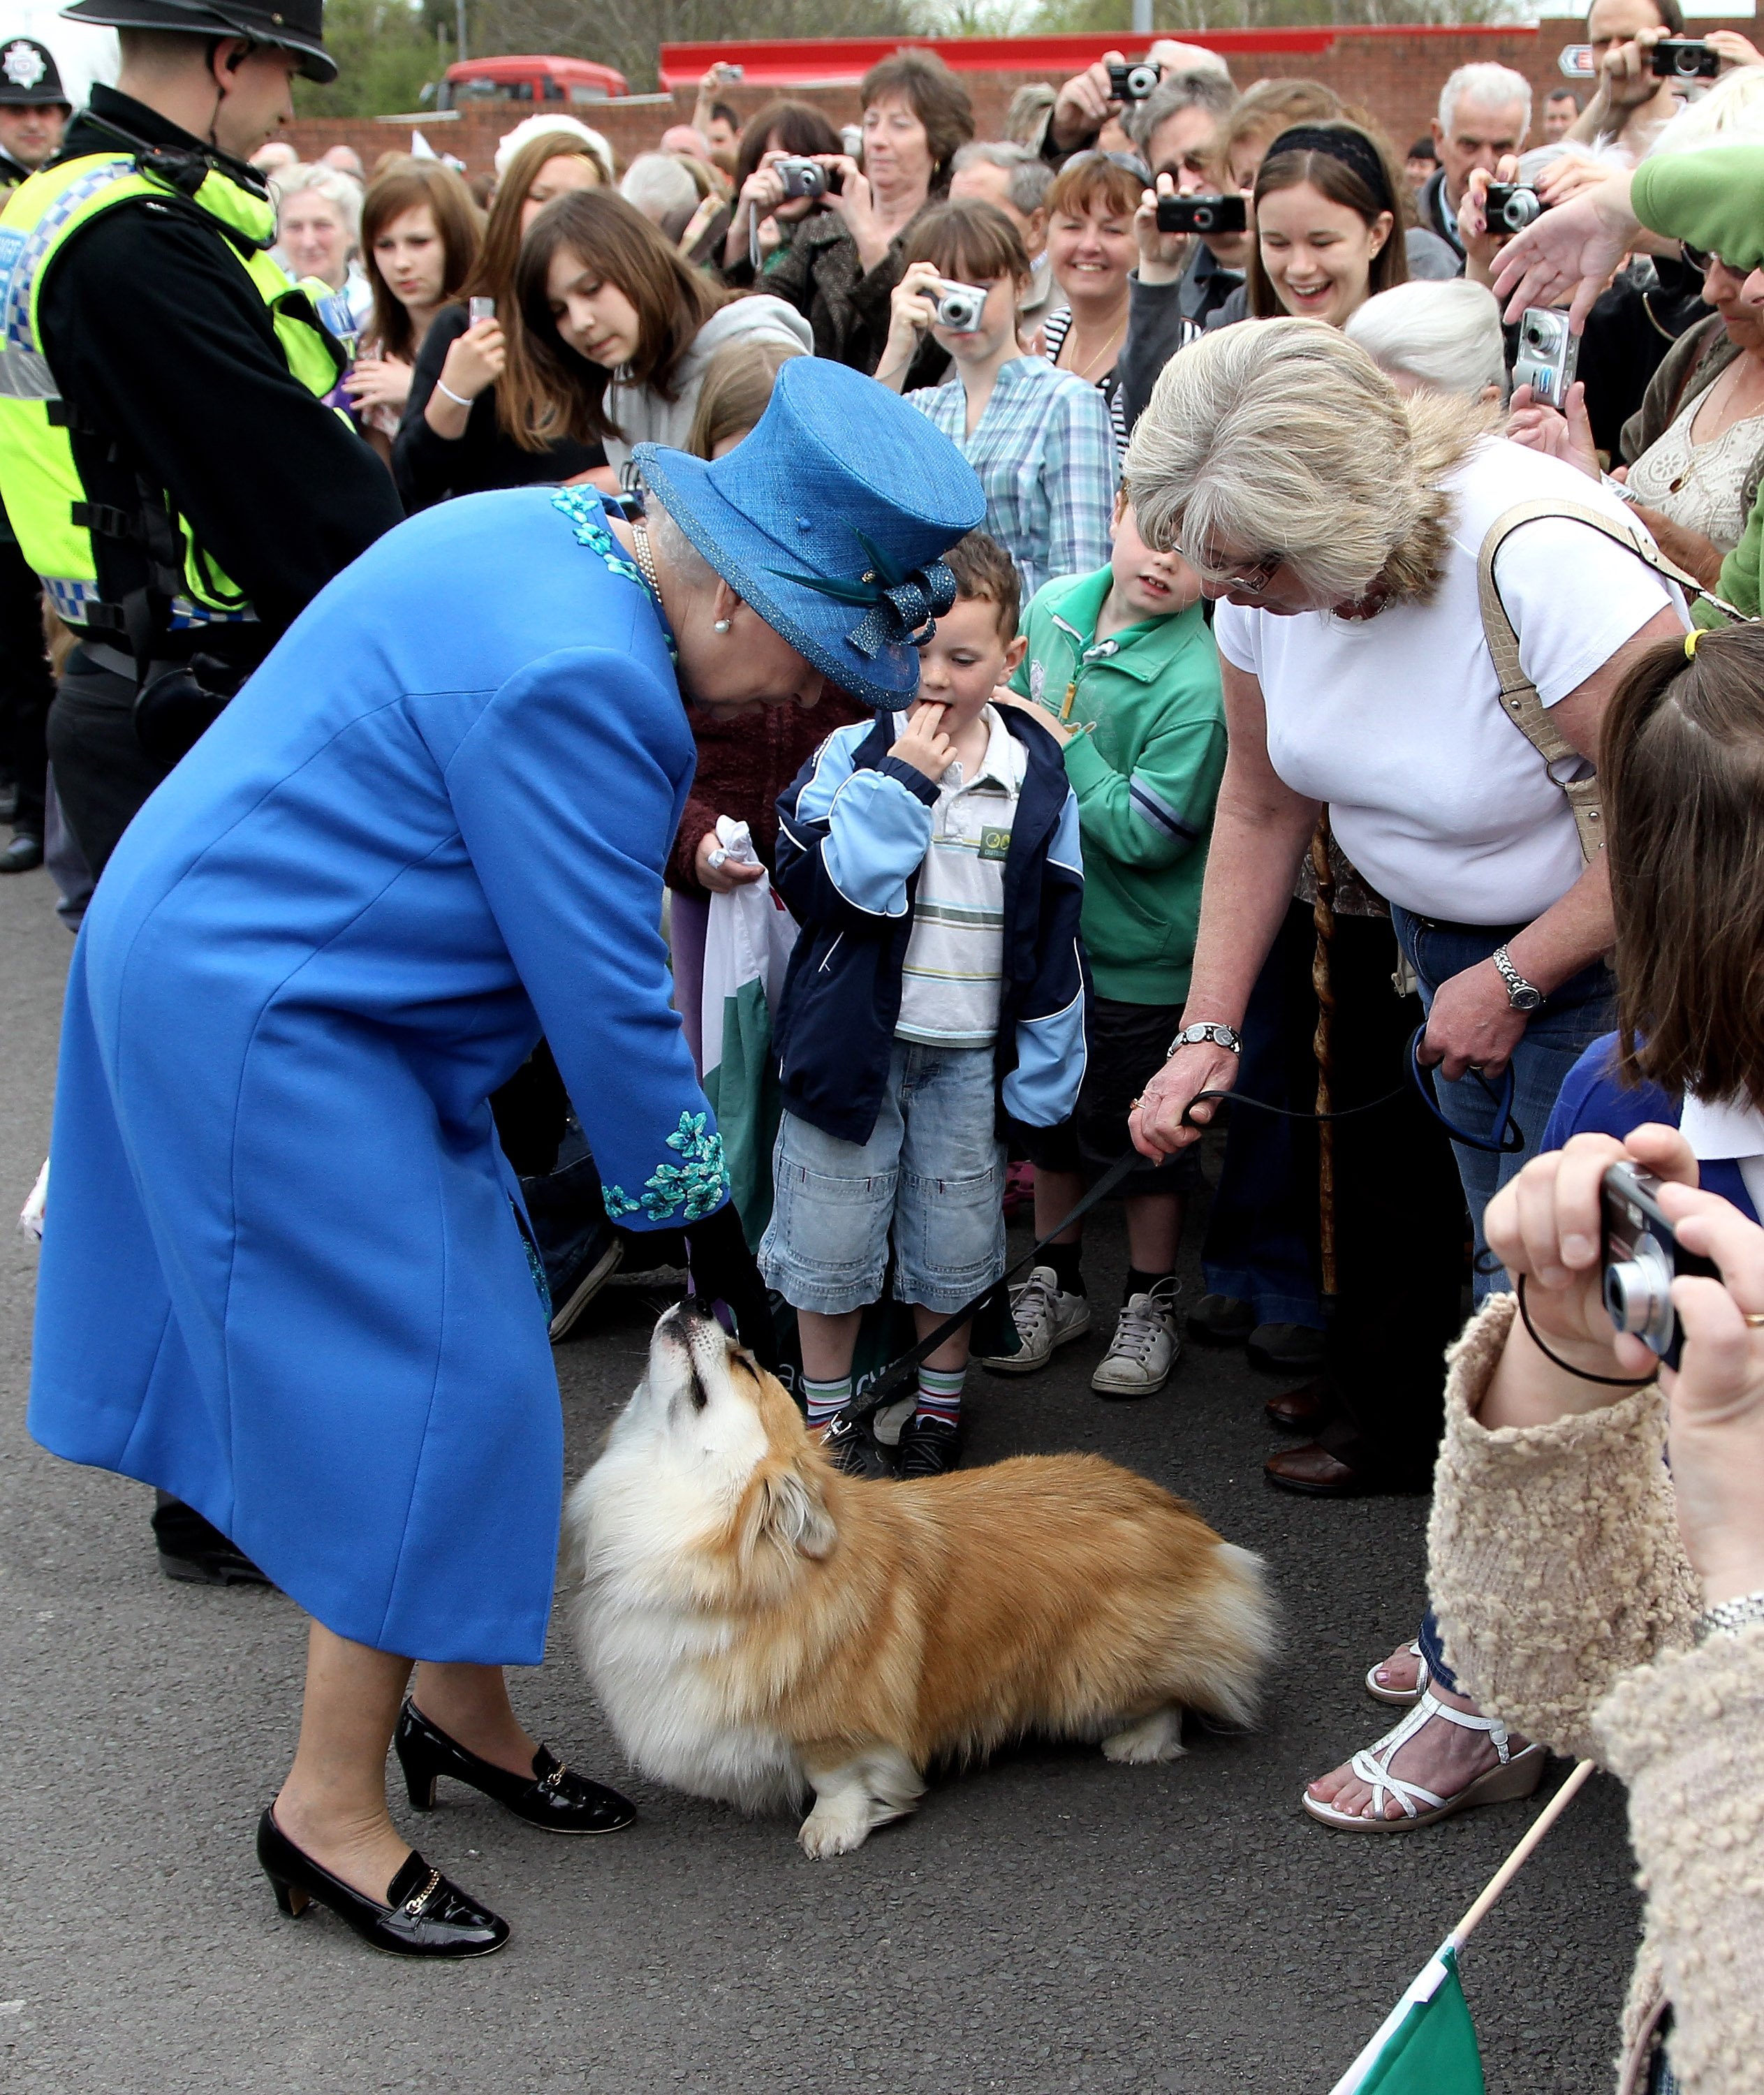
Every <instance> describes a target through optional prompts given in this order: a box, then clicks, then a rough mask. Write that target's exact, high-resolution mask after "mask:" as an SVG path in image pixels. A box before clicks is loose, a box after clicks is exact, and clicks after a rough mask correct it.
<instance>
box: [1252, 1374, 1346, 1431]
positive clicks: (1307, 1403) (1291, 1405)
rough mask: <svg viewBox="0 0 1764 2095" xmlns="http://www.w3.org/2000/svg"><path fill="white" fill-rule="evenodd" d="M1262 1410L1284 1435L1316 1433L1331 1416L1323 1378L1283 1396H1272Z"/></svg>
mask: <svg viewBox="0 0 1764 2095" xmlns="http://www.w3.org/2000/svg"><path fill="white" fill-rule="evenodd" d="M1262 1409H1263V1410H1264V1411H1265V1413H1267V1414H1268V1417H1269V1418H1270V1420H1271V1421H1272V1422H1273V1423H1274V1425H1276V1426H1278V1427H1279V1428H1280V1430H1281V1431H1282V1432H1283V1433H1314V1432H1315V1431H1317V1429H1318V1426H1321V1425H1322V1423H1323V1422H1324V1420H1325V1419H1326V1418H1328V1416H1329V1403H1328V1400H1327V1399H1326V1397H1325V1396H1324V1394H1323V1383H1322V1378H1321V1377H1319V1378H1318V1380H1317V1381H1315V1382H1308V1383H1305V1384H1304V1387H1302V1388H1300V1389H1289V1390H1287V1392H1285V1394H1284V1395H1283V1396H1270V1398H1269V1400H1268V1401H1267V1402H1266V1403H1265V1405H1263V1406H1262Z"/></svg>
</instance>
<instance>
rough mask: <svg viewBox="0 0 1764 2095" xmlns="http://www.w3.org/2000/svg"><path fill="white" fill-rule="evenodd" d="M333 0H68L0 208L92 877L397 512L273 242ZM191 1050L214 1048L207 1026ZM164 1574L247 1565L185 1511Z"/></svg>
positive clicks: (10, 360) (55, 720) (5, 418)
mask: <svg viewBox="0 0 1764 2095" xmlns="http://www.w3.org/2000/svg"><path fill="white" fill-rule="evenodd" d="M322 5H323V0H268V4H265V5H261V6H260V5H257V4H254V3H253V0H238V4H234V0H214V4H212V5H210V4H208V0H76V4H75V5H73V6H71V7H68V8H67V9H66V10H65V13H66V14H67V15H68V18H69V19H71V20H76V21H84V22H97V23H102V24H107V25H109V26H111V27H112V28H115V29H116V31H117V32H118V37H119V41H120V45H121V50H122V66H121V71H120V75H119V77H118V81H117V85H116V86H115V88H114V89H112V88H107V87H103V86H98V87H94V89H93V90H92V98H91V102H90V104H89V107H86V108H85V109H83V110H82V111H81V112H80V114H79V115H78V117H77V118H76V120H74V121H73V122H72V124H70V125H69V126H68V133H67V137H66V140H65V142H64V144H63V150H62V152H61V154H60V155H59V157H58V158H57V159H55V160H54V163H52V164H51V165H50V166H49V167H47V168H44V169H43V170H41V172H38V173H37V174H34V175H33V176H31V178H30V179H29V180H28V181H26V182H24V184H23V185H21V186H20V188H18V189H15V190H14V192H13V193H12V194H11V198H9V199H8V200H7V204H6V207H5V209H4V211H0V495H3V497H4V499H5V503H6V507H7V513H8V514H9V516H11V521H12V526H13V529H15V532H16V533H17V534H18V538H19V542H20V546H21V547H22V548H23V550H24V556H25V558H26V560H28V562H29V564H30V565H31V567H32V568H33V569H34V571H35V572H36V573H37V575H39V576H40V577H41V578H42V582H43V586H44V588H45V590H46V592H47V594H48V596H49V599H50V603H52V604H53V605H54V608H55V610H56V611H57V612H59V614H60V616H61V617H62V618H63V620H64V621H66V623H67V624H68V626H69V627H70V628H71V629H72V631H73V633H74V635H75V637H76V641H77V643H78V644H77V645H76V647H75V648H74V651H73V652H72V656H71V657H70V658H69V660H68V665H67V668H66V670H65V672H64V673H63V678H62V682H61V686H60V689H59V691H58V692H57V694H56V695H55V699H54V705H53V706H52V708H50V716H49V732H48V744H49V756H50V761H51V763H52V764H53V765H54V780H55V790H56V795H57V798H58V799H59V802H60V804H61V808H62V812H63V814H64V815H65V816H66V817H67V819H68V825H69V827H70V828H71V830H72V832H73V836H74V838H75V840H76V843H78V845H79V847H80V848H81V852H83V853H84V855H85V859H86V861H87V864H88V865H89V867H90V869H91V870H92V872H93V873H94V875H95V876H99V877H102V873H103V869H104V865H105V861H106V860H107V859H108V858H109V856H110V855H111V852H112V850H113V849H114V848H115V845H116V843H117V840H118V838H120V836H121V834H122V833H123V831H124V829H125V828H126V827H127V825H128V821H129V819H130V817H132V816H133V814H134V812H135V811H136V809H137V808H139V806H140V805H141V804H142V801H143V800H145V799H146V797H147V795H149V794H150V792H151V791H153V789H154V787H155V786H156V785H157V784H158V783H159V781H160V779H161V778H163V777H164V776H165V774H166V773H167V771H168V769H170V767H171V765H172V764H173V763H174V762H175V761H176V758H177V756H179V755H180V754H181V752H182V751H183V749H184V748H185V747H188V746H189V742H190V741H192V740H193V739H194V737H195V735H196V734H199V733H200V731H201V730H202V728H203V725H206V724H207V722H208V721H211V719H212V718H213V717H214V716H215V715H216V712H218V711H219V710H220V707H221V706H222V705H224V703H225V702H226V700H227V699H228V698H229V697H230V696H231V695H233V693H235V692H236V691H237V689H238V687H239V686H240V684H241V683H242V682H243V681H244V679H245V677H246V676H247V675H248V674H249V673H250V670H251V669H253V668H254V667H255V664H257V663H258V662H259V661H260V660H262V659H263V657H264V656H265V655H266V654H267V653H268V651H269V649H270V647H272V645H273V644H274V642H275V641H276V640H277V638H278V636H279V635H280V634H281V633H282V632H283V631H284V630H285V628H286V627H287V626H288V625H289V624H290V622H291V621H292V620H293V619H294V617H295V616H296V615H297V614H298V612H300V610H301V609H302V608H303V607H304V606H305V605H306V604H307V603H309V602H310V601H311V599H312V598H313V597H314V596H316V595H317V594H318V592H319V591H320V590H321V589H322V588H323V587H324V585H325V583H326V582H328V581H329V580H330V579H331V577H333V575H335V574H336V573H338V572H339V571H340V570H341V569H342V568H344V567H346V566H347V565H348V564H349V563H350V561H351V560H353V559H354V558H355V555H357V554H358V553H359V552H361V551H363V549H364V547H367V546H368V544H369V543H371V542H372V540H373V539H375V538H377V537H379V535H380V534H381V532H383V531H385V529H388V528H389V526H390V525H393V524H394V523H395V522H396V521H397V520H398V517H399V506H398V500H397V497H396V495H395V494H394V491H393V487H392V482H391V480H390V476H389V475H388V474H387V473H386V471H385V467H384V466H383V465H382V464H381V462H380V460H379V459H378V458H377V456H376V455H374V453H373V452H372V451H370V450H369V449H368V446H367V445H366V444H365V443H364V442H362V441H361V439H360V438H359V437H358V436H357V435H356V434H355V433H354V431H353V430H352V429H351V427H350V426H349V425H348V424H347V423H346V422H345V421H344V420H342V418H341V417H340V416H338V415H337V414H336V413H335V412H333V410H332V409H331V408H329V407H326V406H325V405H324V403H323V396H324V394H327V393H329V391H330V390H332V389H333V387H334V386H335V385H336V384H337V381H338V377H339V376H340V373H341V370H342V351H341V349H340V348H339V347H338V345H337V343H336V342H334V341H333V339H332V338H330V336H329V335H328V334H327V333H325V332H324V329H323V327H322V326H321V325H320V322H319V320H318V316H317V315H316V312H315V311H314V309H313V307H312V305H311V301H310V300H309V299H308V298H307V296H306V294H304V293H303V291H301V290H298V289H297V288H296V287H295V286H294V285H290V282H289V281H288V279H287V277H285V275H284V274H283V272H281V270H280V269H279V268H277V265H276V264H275V263H274V262H273V261H272V259H271V258H270V254H269V249H270V246H271V243H272V240H273V238H274V233H275V212H274V210H273V207H272V205H271V203H270V201H269V198H268V194H267V192H266V190H265V189H264V185H263V182H262V181H261V179H260V177H259V176H258V175H257V173H256V172H255V171H254V170H253V169H252V168H250V167H249V166H247V165H246V161H247V159H248V158H249V156H250V155H251V154H253V153H255V152H256V151H257V150H258V149H259V147H260V146H262V145H263V144H264V142H265V141H266V140H267V139H268V137H269V135H270V134H271V133H272V132H273V131H274V130H275V129H276V128H277V126H278V125H279V124H281V123H283V122H285V120H287V119H288V118H289V117H290V115H292V114H293V111H292V109H291V107H290V83H291V81H292V79H293V76H294V74H295V73H297V72H298V73H300V74H302V75H303V76H305V77H306V78H307V79H309V80H315V81H329V80H333V79H334V78H335V77H336V74H337V68H336V65H335V63H333V60H332V59H331V58H330V57H329V54H327V53H326V51H325V49H324V41H323V34H322V28H323V24H322ZM192 1047H193V1049H197V1050H198V1051H199V1043H192ZM155 1532H156V1535H157V1536H158V1540H159V1548H160V1556H161V1561H162V1565H163V1567H164V1568H165V1569H166V1570H168V1573H170V1574H171V1575H172V1576H175V1577H181V1578H194V1579H211V1580H212V1579H236V1578H242V1577H252V1576H255V1572H254V1570H253V1567H252V1566H250V1564H249V1563H248V1562H247V1561H246V1559H244V1558H243V1557H241V1556H240V1555H239V1554H238V1553H237V1551H235V1550H234V1549H233V1548H232V1545H231V1544H229V1542H228V1541H227V1540H226V1538H225V1537H224V1536H223V1535H220V1534H219V1533H218V1532H217V1531H216V1530H215V1529H213V1528H211V1527H209V1526H208V1524H207V1522H203V1521H201V1520H199V1519H198V1518H197V1516H196V1515H195V1514H193V1513H190V1512H189V1509H187V1508H184V1507H180V1506H177V1505H175V1503H174V1504H171V1505H162V1506H161V1507H160V1509H159V1512H158V1513H157V1514H155Z"/></svg>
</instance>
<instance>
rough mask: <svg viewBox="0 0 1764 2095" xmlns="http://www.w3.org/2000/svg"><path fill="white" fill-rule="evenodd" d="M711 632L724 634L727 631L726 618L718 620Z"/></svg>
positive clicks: (727, 622)
mask: <svg viewBox="0 0 1764 2095" xmlns="http://www.w3.org/2000/svg"><path fill="white" fill-rule="evenodd" d="M711 630H712V632H713V633H726V632H727V631H728V630H729V621H728V620H727V619H726V618H720V619H718V620H717V621H716V624H715V625H713V626H712V628H711Z"/></svg>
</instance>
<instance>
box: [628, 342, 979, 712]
mask: <svg viewBox="0 0 1764 2095" xmlns="http://www.w3.org/2000/svg"><path fill="white" fill-rule="evenodd" d="M634 458H635V462H636V464H637V468H638V471H639V473H641V474H642V478H643V481H644V483H645V485H646V486H647V487H648V488H649V489H650V490H651V492H652V493H653V494H654V496H655V499H656V500H657V501H658V502H659V503H660V504H661V506H662V507H664V509H666V511H667V512H668V513H669V516H672V517H673V520H674V521H675V522H676V523H677V525H679V526H680V528H681V529H682V531H684V532H685V533H686V537H687V538H689V539H690V541H691V542H692V544H693V545H694V546H695V547H697V549H698V551H699V552H700V553H702V554H703V556H704V558H705V559H706V560H708V561H709V563H710V564H711V565H712V567H713V568H715V569H716V572H717V573H718V574H720V575H721V577H723V579H724V580H725V581H726V582H727V583H728V584H729V586H730V588H731V589H733V590H735V591H736V592H737V594H738V595H739V596H740V597H741V598H742V599H743V601H744V602H746V603H750V604H751V605H752V607H753V608H754V609H755V610H756V612H759V614H760V616H761V617H762V618H763V619H764V621H765V622H766V624H767V625H769V626H770V627H771V628H772V629H773V631H774V632H776V633H778V634H782V636H783V638H785V639H786V640H787V641H789V642H790V643H791V646H792V647H794V648H795V649H796V651H797V652H798V653H799V654H800V655H802V656H804V657H805V658H806V659H807V660H809V661H811V662H812V663H813V664H815V665H816V667H817V669H821V671H822V672H823V673H824V674H825V675H826V676H828V677H831V678H832V680H833V682H834V683H836V684H838V686H840V687H841V688H842V689H843V690H847V691H849V692H850V693H851V694H852V696H853V697H854V698H855V699H858V700H859V701H860V703H864V704H868V705H872V706H876V707H878V708H895V707H898V706H899V703H901V701H902V700H903V699H907V698H910V697H911V695H912V693H913V692H914V691H915V690H917V687H918V682H919V658H918V653H917V649H918V647H921V646H923V644H924V643H925V642H926V641H927V640H929V639H930V628H932V626H933V625H934V621H936V620H937V619H938V618H939V617H940V616H942V615H943V613H944V612H947V611H948V610H949V608H950V607H951V606H952V604H953V603H955V601H956V578H955V577H954V576H953V575H952V573H950V571H949V569H948V568H947V566H946V565H945V564H944V563H943V557H942V556H943V554H945V553H946V552H947V551H948V550H949V548H950V547H952V546H953V545H954V544H955V543H956V541H957V540H958V539H960V538H963V537H965V535H966V534H967V533H969V531H971V530H973V529H974V527H975V526H976V525H978V523H979V522H980V521H981V520H982V517H983V516H985V514H986V497H985V494H983V492H982V490H981V486H980V482H979V481H978V479H977V478H976V477H975V474H974V471H973V467H972V466H970V465H969V464H968V462H967V460H965V458H964V457H963V456H962V455H961V454H960V451H957V450H956V446H954V445H953V444H952V442H950V441H949V439H948V438H947V437H946V436H944V435H943V433H942V432H941V431H939V430H938V429H934V427H933V426H932V425H931V423H930V421H929V420H927V419H926V416H923V415H921V413H920V412H919V411H918V410H917V408H916V407H909V406H908V404H907V403H906V402H905V401H904V400H903V399H901V398H900V396H899V394H897V393H891V392H890V391H889V390H888V389H887V387H886V386H885V385H878V384H877V382H876V381H875V380H874V379H873V378H866V377H864V376H863V375H862V374H861V373H860V372H856V371H853V370H851V369H850V368H848V367H847V366H846V365H844V364H834V363H830V362H829V361H828V360H827V359H825V358H822V357H810V356H801V357H793V358H792V359H791V360H790V361H789V362H788V363H786V364H784V365H783V366H782V368H781V369H780V371H779V372H778V375H777V382H776V384H775V385H774V386H773V392H772V398H771V400H770V402H769V404H768V406H767V407H766V411H765V412H764V415H763V416H761V417H760V421H759V423H758V425H756V428H755V429H753V430H752V431H751V433H750V434H749V435H748V436H747V438H745V439H744V440H743V442H741V443H739V444H738V445H737V446H736V447H735V448H734V451H730V452H729V453H728V454H727V455H725V456H724V457H722V458H720V459H717V460H714V461H710V462H707V461H706V460H703V459H695V458H690V457H688V456H687V455H686V453H685V452H683V451H665V450H663V449H662V448H661V447H660V446H659V445H655V444H639V445H638V446H637V449H636V451H635V453H634ZM854 609H860V610H861V612H862V613H863V616H861V617H860V618H859V619H858V621H856V624H855V625H854V624H853V623H852V611H853V610H854Z"/></svg>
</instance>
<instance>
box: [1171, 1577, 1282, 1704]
mask: <svg viewBox="0 0 1764 2095" xmlns="http://www.w3.org/2000/svg"><path fill="white" fill-rule="evenodd" d="M1213 1560H1214V1561H1213V1579H1211V1581H1210V1582H1209V1585H1208V1587H1207V1588H1206V1589H1205V1590H1204V1591H1203V1592H1202V1593H1201V1594H1200V1596H1199V1598H1198V1600H1197V1602H1196V1611H1195V1618H1194V1620H1193V1621H1192V1622H1191V1623H1190V1624H1189V1625H1188V1633H1189V1635H1190V1636H1191V1638H1192V1640H1193V1641H1192V1643H1191V1644H1189V1646H1188V1649H1186V1650H1185V1652H1184V1653H1183V1671H1184V1673H1185V1674H1186V1675H1187V1679H1185V1681H1184V1683H1183V1693H1182V1698H1181V1699H1182V1700H1183V1701H1184V1702H1186V1703H1187V1705H1189V1706H1190V1707H1191V1709H1196V1710H1205V1711H1207V1712H1208V1713H1209V1714H1210V1715H1212V1716H1215V1717H1217V1718H1222V1720H1223V1721H1224V1722H1225V1723H1227V1724H1230V1725H1234V1726H1237V1727H1243V1728H1245V1729H1247V1728H1248V1727H1249V1726H1250V1725H1252V1724H1253V1723H1255V1721H1256V1718H1257V1713H1258V1711H1259V1710H1260V1709H1261V1688H1262V1681H1263V1678H1264V1676H1265V1675H1266V1673H1267V1670H1268V1668H1269V1666H1270V1665H1271V1664H1272V1663H1273V1661H1274V1649H1275V1644H1276V1641H1277V1636H1276V1632H1277V1630H1278V1615H1277V1611H1276V1609H1275V1606H1274V1596H1273V1595H1272V1594H1271V1593H1270V1592H1269V1590H1268V1575H1267V1568H1266V1566H1265V1565H1264V1564H1263V1562H1262V1561H1261V1558H1260V1557H1257V1556H1255V1555H1253V1554H1252V1553H1251V1552H1250V1551H1249V1550H1248V1549H1239V1548H1238V1547H1237V1545H1236V1544H1235V1543H1231V1542H1222V1543H1219V1544H1217V1546H1216V1547H1215V1548H1214V1550H1213ZM1196 1632H1198V1634H1196Z"/></svg>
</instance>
